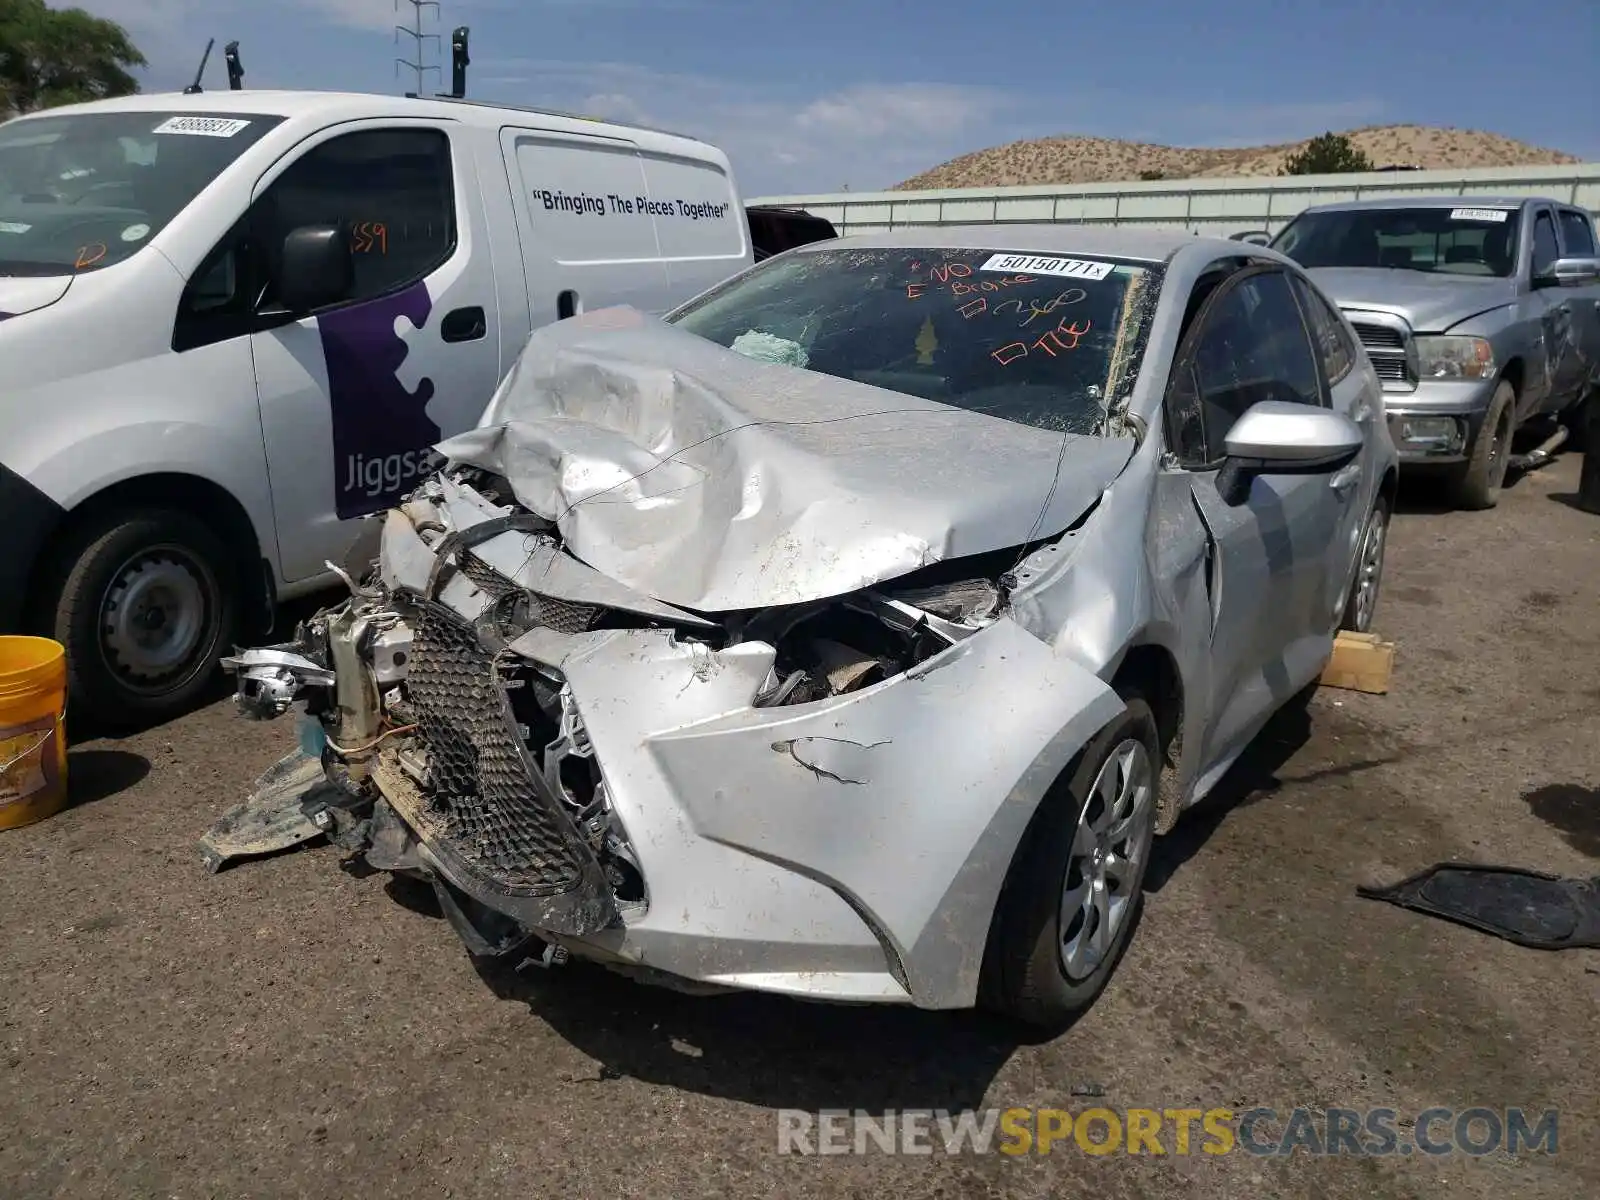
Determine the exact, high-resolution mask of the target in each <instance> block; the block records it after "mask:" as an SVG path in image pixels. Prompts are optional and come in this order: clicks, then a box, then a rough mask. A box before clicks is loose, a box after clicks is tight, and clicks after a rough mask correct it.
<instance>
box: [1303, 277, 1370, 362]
mask: <svg viewBox="0 0 1600 1200" xmlns="http://www.w3.org/2000/svg"><path fill="white" fill-rule="evenodd" d="M1293 278H1294V291H1295V295H1297V296H1299V297H1300V308H1301V311H1302V312H1304V313H1305V317H1306V325H1307V326H1308V327H1309V328H1310V330H1311V340H1312V342H1313V343H1315V345H1316V347H1317V356H1318V357H1319V358H1320V359H1321V360H1322V374H1323V377H1324V378H1325V379H1327V381H1328V386H1329V387H1332V386H1334V385H1335V384H1337V383H1339V382H1340V381H1341V380H1342V379H1344V377H1345V376H1347V375H1349V374H1350V372H1351V370H1352V369H1353V368H1354V367H1355V364H1356V348H1355V346H1354V345H1352V344H1351V341H1350V335H1349V334H1348V333H1346V332H1345V327H1344V322H1343V321H1341V320H1340V319H1339V315H1338V314H1337V313H1336V312H1334V311H1333V306H1332V305H1330V304H1329V303H1328V302H1327V301H1326V300H1324V299H1323V298H1322V293H1320V292H1318V291H1317V289H1316V288H1314V287H1312V286H1311V284H1309V283H1308V282H1306V280H1304V279H1303V278H1301V277H1300V276H1298V275H1296V276H1294V277H1293Z"/></svg>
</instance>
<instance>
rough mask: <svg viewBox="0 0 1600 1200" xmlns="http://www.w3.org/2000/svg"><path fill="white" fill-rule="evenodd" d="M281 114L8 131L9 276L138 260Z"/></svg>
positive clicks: (3, 153) (3, 194)
mask: <svg viewBox="0 0 1600 1200" xmlns="http://www.w3.org/2000/svg"><path fill="white" fill-rule="evenodd" d="M282 120H283V118H282V117H275V116H261V115H260V114H254V113H238V114H234V113H226V114H221V113H203V114H197V113H177V112H110V113H79V114H74V115H71V116H42V117H30V118H27V119H25V120H20V121H10V122H7V123H6V124H5V125H4V126H0V275H71V274H75V273H77V272H81V271H95V270H100V269H101V268H103V267H108V266H111V265H113V264H114V263H118V262H121V261H122V260H123V259H125V258H128V257H129V256H130V255H133V254H136V253H138V252H139V250H140V249H141V248H143V247H144V246H145V245H147V244H148V243H149V241H150V239H151V238H153V237H155V235H156V234H158V233H160V232H161V230H162V228H163V227H164V226H165V225H166V224H167V223H168V222H169V221H171V220H172V218H173V217H175V216H177V215H178V213H180V212H181V211H183V209H184V208H185V207H187V206H188V204H189V202H190V201H191V200H193V199H194V198H195V197H196V196H197V195H199V194H200V192H201V190H202V189H204V188H205V187H206V185H207V184H209V183H210V182H211V181H212V180H213V179H215V178H216V177H217V175H219V174H220V173H221V172H222V170H223V168H225V167H226V166H228V164H229V163H231V162H233V161H234V160H235V159H236V158H238V157H239V155H240V154H242V153H243V152H244V151H245V150H246V149H248V148H249V147H250V146H252V145H254V144H255V143H256V142H257V141H258V140H259V139H260V138H261V135H262V134H264V133H265V132H266V131H267V130H269V129H271V128H272V127H273V126H274V125H277V124H279V123H280V122H281V121H282Z"/></svg>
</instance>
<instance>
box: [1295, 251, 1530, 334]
mask: <svg viewBox="0 0 1600 1200" xmlns="http://www.w3.org/2000/svg"><path fill="white" fill-rule="evenodd" d="M1306 274H1307V275H1309V276H1310V277H1311V278H1312V279H1313V280H1315V281H1316V284H1317V286H1318V287H1320V288H1321V289H1322V290H1323V291H1325V292H1327V293H1328V295H1329V297H1330V298H1331V299H1332V300H1333V302H1334V303H1335V304H1337V305H1338V306H1339V307H1340V308H1344V309H1360V308H1365V309H1369V310H1372V311H1374V312H1386V313H1392V314H1394V315H1395V316H1397V317H1404V318H1405V319H1406V321H1408V322H1409V323H1410V325H1411V328H1412V329H1414V330H1416V331H1417V332H1418V333H1446V332H1448V331H1449V330H1450V329H1451V327H1452V326H1455V325H1459V324H1461V322H1463V321H1465V320H1467V319H1468V318H1470V317H1475V316H1477V315H1478V314H1479V313H1485V312H1488V311H1489V310H1490V309H1494V308H1503V307H1505V306H1506V305H1508V304H1514V303H1515V302H1516V299H1517V284H1516V281H1515V280H1514V279H1497V278H1493V277H1490V276H1486V275H1446V274H1442V273H1441V274H1433V273H1431V272H1427V271H1403V270H1397V269H1394V268H1391V267H1313V268H1312V269H1310V270H1308V271H1307V272H1306Z"/></svg>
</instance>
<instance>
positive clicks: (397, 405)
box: [317, 281, 440, 519]
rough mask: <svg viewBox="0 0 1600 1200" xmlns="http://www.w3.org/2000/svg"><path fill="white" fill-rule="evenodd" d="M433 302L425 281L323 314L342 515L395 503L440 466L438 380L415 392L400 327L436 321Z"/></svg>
mask: <svg viewBox="0 0 1600 1200" xmlns="http://www.w3.org/2000/svg"><path fill="white" fill-rule="evenodd" d="M432 311H433V301H432V299H431V298H430V297H429V296H428V287H427V284H426V283H424V282H420V281H419V282H417V283H414V284H412V285H411V286H410V287H408V288H406V289H405V290H403V291H400V292H396V293H395V294H394V295H392V296H384V297H383V298H382V299H379V300H372V301H369V302H368V303H365V304H355V305H351V306H350V307H349V308H341V309H338V310H336V311H334V312H330V313H323V314H321V315H320V316H319V317H318V318H317V329H318V331H319V333H320V334H321V336H322V353H323V356H324V358H325V359H326V361H327V365H328V399H329V403H330V405H331V408H332V415H333V455H334V459H333V461H334V472H335V478H334V497H335V507H336V510H337V511H338V514H339V516H340V518H342V519H343V518H349V517H360V516H365V515H366V514H368V513H373V512H379V511H381V510H383V509H385V508H389V507H390V506H392V505H393V504H394V502H395V501H396V500H398V499H399V498H400V497H401V496H404V495H405V494H406V493H407V492H408V491H410V490H411V488H412V487H414V486H415V485H416V481H417V480H418V479H419V478H420V477H421V476H423V475H425V474H427V472H428V471H429V470H430V469H431V468H432V466H433V460H434V457H435V456H434V454H433V452H432V451H431V449H429V448H430V447H431V446H432V445H433V444H434V443H435V442H437V441H439V438H440V432H439V426H438V425H436V424H435V423H434V422H433V421H432V420H430V419H429V417H428V401H430V400H432V399H433V390H434V389H433V380H432V379H429V378H423V379H422V380H420V381H419V382H418V384H417V390H416V391H415V392H408V391H407V390H406V389H405V386H404V385H403V384H402V383H401V382H400V379H399V376H398V374H397V372H398V371H399V370H400V367H401V365H402V364H403V363H404V362H405V360H406V355H407V354H408V353H409V352H410V348H409V347H408V346H407V345H406V343H405V339H403V338H402V337H401V336H400V335H399V334H397V333H396V332H395V329H394V325H395V321H396V320H397V319H398V318H400V317H406V318H408V319H409V320H410V321H411V323H412V325H414V326H416V327H417V328H418V329H421V328H423V326H425V325H426V324H427V323H428V317H429V315H430V314H431V313H432Z"/></svg>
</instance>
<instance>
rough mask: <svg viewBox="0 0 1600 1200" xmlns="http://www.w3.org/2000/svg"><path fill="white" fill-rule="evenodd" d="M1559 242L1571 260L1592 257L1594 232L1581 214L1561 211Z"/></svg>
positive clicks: (1565, 210) (1566, 210)
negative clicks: (1564, 247)
mask: <svg viewBox="0 0 1600 1200" xmlns="http://www.w3.org/2000/svg"><path fill="white" fill-rule="evenodd" d="M1561 240H1562V242H1563V243H1564V244H1565V245H1566V248H1567V250H1566V252H1567V253H1568V254H1569V255H1571V256H1572V257H1573V258H1593V257H1594V230H1593V229H1592V228H1591V227H1590V225H1589V218H1588V217H1586V216H1585V215H1584V214H1583V213H1581V212H1578V211H1577V210H1575V209H1571V208H1564V209H1562V210H1561Z"/></svg>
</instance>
